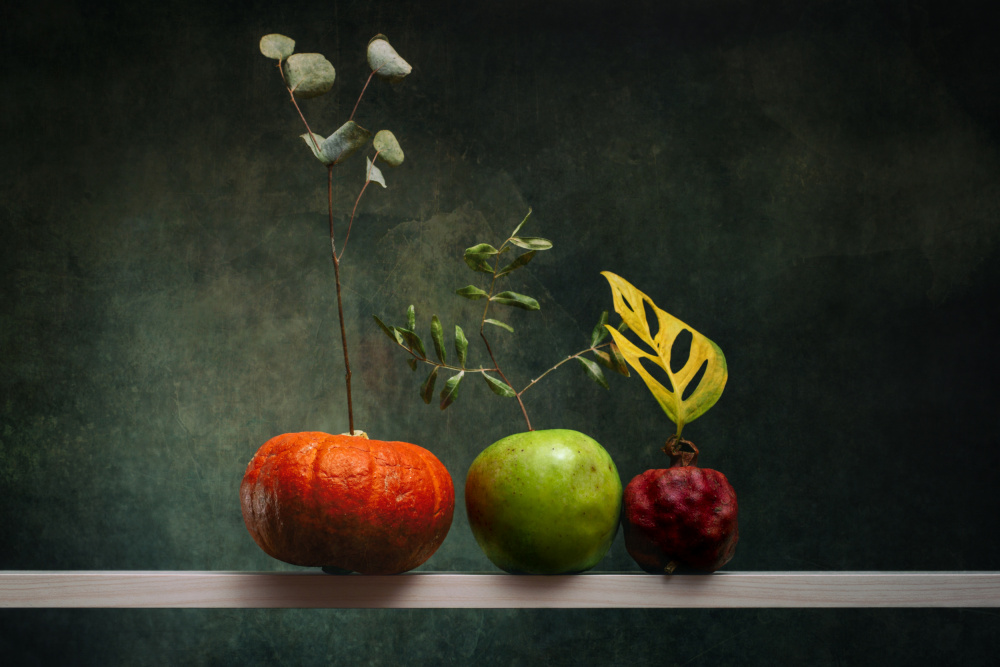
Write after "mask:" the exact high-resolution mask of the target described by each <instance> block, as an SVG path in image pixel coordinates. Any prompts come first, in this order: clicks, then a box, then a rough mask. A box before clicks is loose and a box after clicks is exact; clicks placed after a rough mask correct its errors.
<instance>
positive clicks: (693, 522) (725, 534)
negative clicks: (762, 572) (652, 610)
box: [622, 436, 739, 574]
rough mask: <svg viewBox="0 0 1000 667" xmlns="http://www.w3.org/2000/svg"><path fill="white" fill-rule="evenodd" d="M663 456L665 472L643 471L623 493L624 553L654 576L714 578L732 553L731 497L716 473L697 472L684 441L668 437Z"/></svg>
mask: <svg viewBox="0 0 1000 667" xmlns="http://www.w3.org/2000/svg"><path fill="white" fill-rule="evenodd" d="M663 451H664V452H665V453H666V454H668V455H669V456H670V459H671V467H670V468H665V469H658V470H647V471H646V472H644V473H641V474H639V475H636V477H635V478H633V479H632V481H631V482H629V484H628V486H627V487H625V495H624V499H623V504H624V512H623V514H622V528H623V533H624V536H625V548H626V549H627V550H628V552H629V554H630V555H631V556H632V558H633V559H635V562H636V563H638V564H639V567H641V568H642V569H644V570H646V571H647V572H652V573H654V574H662V573H664V572H665V573H667V574H670V573H671V572H673V571H674V569H675V568H677V567H678V566H685V567H689V568H692V569H696V570H704V571H708V572H714V571H715V570H718V569H719V568H720V567H722V566H723V565H725V564H726V563H728V562H729V560H730V559H731V558H732V557H733V553H734V552H735V551H736V542H737V541H738V540H739V529H738V526H737V517H736V515H737V505H736V492H735V491H733V487H732V486H731V485H730V484H729V480H727V479H726V476H725V475H723V474H722V473H721V472H719V471H717V470H710V469H708V468H699V467H697V463H698V449H697V447H695V446H694V445H693V444H692V443H691V442H690V441H688V440H681V439H679V438H677V436H671V438H670V440H668V441H667V444H666V445H665V446H664V448H663Z"/></svg>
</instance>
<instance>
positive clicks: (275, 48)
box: [260, 33, 295, 60]
mask: <svg viewBox="0 0 1000 667" xmlns="http://www.w3.org/2000/svg"><path fill="white" fill-rule="evenodd" d="M260 52H261V53H263V54H264V55H265V56H267V57H268V58H274V59H275V60H284V59H286V58H287V57H288V56H290V55H292V54H293V53H295V40H294V39H292V38H291V37H285V36H284V35H279V34H277V33H272V34H270V35H264V36H263V37H261V38H260Z"/></svg>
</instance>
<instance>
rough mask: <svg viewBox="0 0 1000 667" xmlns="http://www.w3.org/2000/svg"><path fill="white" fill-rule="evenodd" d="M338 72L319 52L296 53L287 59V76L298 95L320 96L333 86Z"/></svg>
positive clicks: (303, 97) (293, 90) (289, 84)
mask: <svg viewBox="0 0 1000 667" xmlns="http://www.w3.org/2000/svg"><path fill="white" fill-rule="evenodd" d="M336 77H337V72H336V71H335V70H334V69H333V65H331V64H330V61H329V60H327V59H326V58H324V57H323V55H322V54H319V53H296V54H295V55H293V56H289V58H288V60H286V61H285V78H286V80H287V82H288V87H289V89H291V91H292V92H293V93H295V96H296V97H301V98H302V99H308V98H310V97H319V96H320V95H322V94H323V93H326V92H328V91H329V90H330V89H331V88H333V81H334V79H335V78H336Z"/></svg>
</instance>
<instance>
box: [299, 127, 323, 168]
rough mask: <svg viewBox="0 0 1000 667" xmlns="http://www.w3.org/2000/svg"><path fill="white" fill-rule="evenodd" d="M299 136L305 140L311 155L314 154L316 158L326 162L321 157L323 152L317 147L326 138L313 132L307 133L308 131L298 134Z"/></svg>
mask: <svg viewBox="0 0 1000 667" xmlns="http://www.w3.org/2000/svg"><path fill="white" fill-rule="evenodd" d="M299 138H300V139H302V141H304V142H306V146H308V147H309V150H311V151H312V152H313V155H315V156H316V159H317V160H319V161H320V162H323V163H324V164H326V161H325V160H324V159H323V152H322V150H321V149H320V148H318V147H319V146H322V145H323V142H324V141H326V139H324V138H323V137H321V136H319V135H318V134H316V133H315V132H313V133H312V134H309V133H308V132H307V133H306V134H300V135H299Z"/></svg>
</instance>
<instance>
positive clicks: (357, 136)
mask: <svg viewBox="0 0 1000 667" xmlns="http://www.w3.org/2000/svg"><path fill="white" fill-rule="evenodd" d="M371 136H372V133H371V132H369V131H368V130H366V129H365V128H363V127H361V126H360V125H358V124H357V123H355V122H354V121H353V120H349V121H347V122H346V123H344V124H343V125H341V126H340V127H339V128H337V131H336V132H334V133H333V134H331V135H330V136H329V137H327V138H326V139H325V140H324V141H323V142H322V143H321V144H320V151H321V152H322V154H323V155H322V157H320V160H321V161H322V162H323V164H326V165H331V164H339V163H340V162H343V161H344V160H346V159H347V158H349V157H351V156H352V155H354V154H355V153H356V152H357V151H358V150H359V149H360V148H363V147H364V145H365V144H367V143H368V139H369V138H371Z"/></svg>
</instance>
